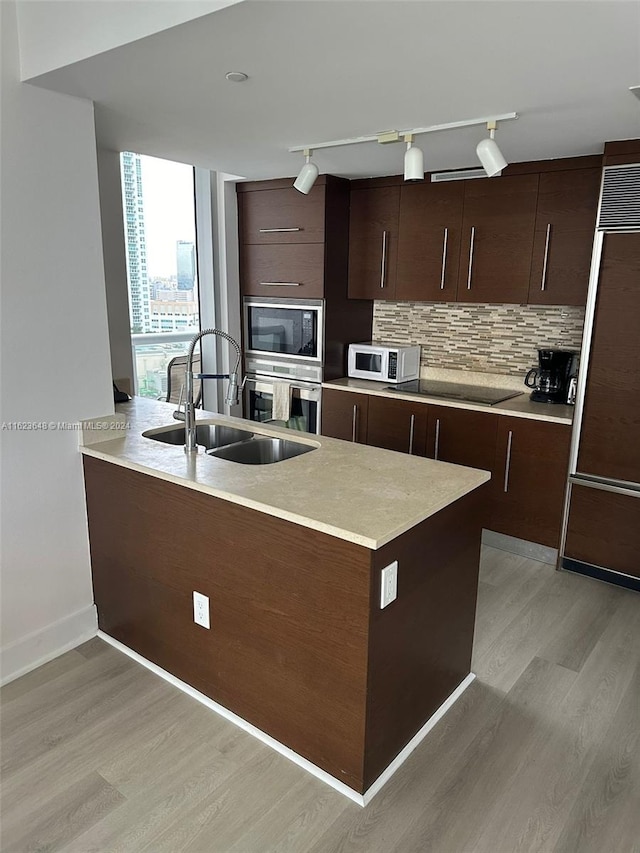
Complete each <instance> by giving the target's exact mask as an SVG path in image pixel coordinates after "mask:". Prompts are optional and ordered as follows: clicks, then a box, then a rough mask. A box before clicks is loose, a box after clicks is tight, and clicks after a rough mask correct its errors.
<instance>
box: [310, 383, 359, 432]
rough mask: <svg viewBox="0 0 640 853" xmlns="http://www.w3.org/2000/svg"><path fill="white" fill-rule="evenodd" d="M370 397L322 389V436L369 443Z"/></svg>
mask: <svg viewBox="0 0 640 853" xmlns="http://www.w3.org/2000/svg"><path fill="white" fill-rule="evenodd" d="M368 411H369V395H368V394H356V393H352V392H350V391H349V392H346V391H333V390H332V389H331V388H323V389H322V405H321V416H320V421H321V424H322V427H321V432H322V435H328V436H329V437H330V438H341V439H343V440H344V441H358V442H360V444H366V443H367V419H368Z"/></svg>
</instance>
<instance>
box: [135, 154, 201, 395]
mask: <svg viewBox="0 0 640 853" xmlns="http://www.w3.org/2000/svg"><path fill="white" fill-rule="evenodd" d="M120 172H121V178H122V201H123V209H124V227H125V245H126V258H127V279H128V285H129V316H130V319H131V342H132V347H133V362H134V370H135V377H134V380H135V392H136V394H138V395H139V396H142V397H152V398H153V399H158V398H163V397H165V396H166V393H167V365H168V363H169V361H170V360H171V359H172V358H174V356H176V355H182V354H184V353H186V351H187V349H188V344H189V341H190V340H191V338H193V336H194V335H195V334H196V333H197V332H198V330H199V327H200V317H199V306H198V280H197V260H196V250H195V244H196V238H195V233H196V229H195V213H194V196H193V192H194V187H193V168H192V167H191V166H187V165H185V164H183V163H174V162H172V161H169V160H160V159H158V158H157V157H147V156H145V155H141V154H134V153H132V152H128V151H127V152H123V153H122V154H121V155H120Z"/></svg>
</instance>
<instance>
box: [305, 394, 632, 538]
mask: <svg viewBox="0 0 640 853" xmlns="http://www.w3.org/2000/svg"><path fill="white" fill-rule="evenodd" d="M322 394H323V397H322V434H323V435H329V436H332V437H333V438H342V439H345V440H347V441H352V440H354V439H353V436H354V435H355V436H356V439H355V440H356V441H360V442H362V441H364V440H365V436H366V443H367V444H370V445H372V446H375V447H383V448H386V449H387V450H396V451H399V452H401V453H409V452H412V453H414V454H415V455H416V456H428V457H430V458H432V459H436V460H438V461H440V462H452V463H453V464H455V465H466V466H468V467H470V468H479V469H481V470H483V471H489V472H491V486H490V488H488V489H487V491H486V494H485V497H484V501H483V510H482V516H483V526H484V527H486V528H488V529H489V530H495V531H497V532H498V533H504V534H506V535H507V536H514V537H516V538H518V539H525V540H527V541H529V542H537V543H539V544H541V545H546V546H548V547H550V548H557V547H558V545H559V539H560V528H561V524H562V514H563V505H564V493H565V486H566V481H567V471H568V466H569V446H570V443H571V426H570V425H569V424H557V423H550V422H546V421H538V420H532V419H528V418H516V417H509V416H508V415H497V414H494V413H492V412H478V411H473V410H471V409H459V408H455V407H450V406H439V405H437V404H433V403H421V402H414V401H412V400H398V399H395V398H391V397H381V396H377V395H374V394H364V393H363V394H360V393H354V392H351V391H340V390H334V389H332V388H325V389H323V392H322ZM410 448H411V450H410ZM638 505H639V506H640V501H638Z"/></svg>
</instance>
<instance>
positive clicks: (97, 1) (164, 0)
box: [18, 0, 241, 80]
mask: <svg viewBox="0 0 640 853" xmlns="http://www.w3.org/2000/svg"><path fill="white" fill-rule="evenodd" d="M238 2H241V0H161V2H159V0H25V2H21V3H19V4H18V27H19V38H20V53H21V56H20V66H21V76H20V79H22V80H29V79H31V78H33V77H36V76H37V75H39V74H44V73H45V72H47V71H52V70H53V69H54V68H61V67H63V66H64V65H69V64H71V63H72V62H78V61H79V60H81V59H86V58H87V57H89V56H94V55H95V54H97V53H102V52H103V51H106V50H111V49H112V48H114V47H119V46H120V45H123V44H127V43H128V42H131V41H135V40H136V39H140V38H144V37H145V36H149V35H152V34H153V33H157V32H160V31H161V30H166V29H168V28H169V27H175V26H177V25H178V24H182V23H184V22H185V21H190V20H192V19H193V18H199V17H201V16H202V15H208V14H210V13H211V12H215V11H217V10H218V9H224V8H225V7H226V6H232V5H234V3H238Z"/></svg>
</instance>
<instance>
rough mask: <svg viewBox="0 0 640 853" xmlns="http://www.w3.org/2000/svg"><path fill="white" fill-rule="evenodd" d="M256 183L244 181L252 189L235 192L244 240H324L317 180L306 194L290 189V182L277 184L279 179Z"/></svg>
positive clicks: (320, 190) (323, 189) (323, 190)
mask: <svg viewBox="0 0 640 853" xmlns="http://www.w3.org/2000/svg"><path fill="white" fill-rule="evenodd" d="M260 184H261V185H258V184H252V185H247V186H252V187H253V189H252V190H250V191H249V192H240V193H239V194H238V199H239V207H240V210H239V216H240V222H241V233H242V238H243V242H244V243H248V244H258V245H262V246H264V245H272V244H274V243H276V244H280V243H323V242H324V211H325V198H326V186H325V185H324V184H321V183H317V184H316V185H315V186H314V188H313V189H312V190H311V192H310V193H309V194H308V195H303V194H302V193H299V192H298V191H297V190H294V189H293V187H292V186H291V183H289V185H288V186H285V187H283V186H278V184H280V181H261V182H260ZM273 185H275V186H273ZM272 186H273V188H271V187H272ZM257 187H259V188H257Z"/></svg>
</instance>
